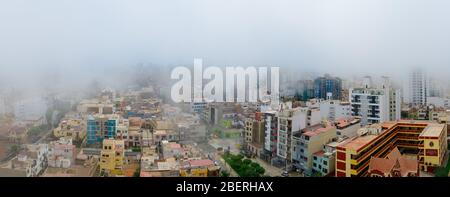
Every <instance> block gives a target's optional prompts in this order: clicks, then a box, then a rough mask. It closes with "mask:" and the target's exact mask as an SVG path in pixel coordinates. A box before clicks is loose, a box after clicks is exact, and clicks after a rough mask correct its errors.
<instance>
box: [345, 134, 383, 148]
mask: <svg viewBox="0 0 450 197" xmlns="http://www.w3.org/2000/svg"><path fill="white" fill-rule="evenodd" d="M376 137H378V135H366V136H361V137H356V138H352V139H349V140H348V142H344V143H343V144H342V147H345V148H349V149H353V150H358V149H360V148H362V147H363V146H364V145H366V144H367V143H368V142H370V141H372V140H373V139H375V138H376Z"/></svg>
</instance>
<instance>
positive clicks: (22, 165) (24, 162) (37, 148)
mask: <svg viewBox="0 0 450 197" xmlns="http://www.w3.org/2000/svg"><path fill="white" fill-rule="evenodd" d="M47 157H48V145H47V144H37V145H34V144H32V145H27V148H26V150H25V151H22V152H21V153H19V155H17V157H16V158H15V159H13V160H12V162H11V168H12V169H17V170H24V171H25V172H26V176H27V177H36V176H39V175H40V174H41V173H42V172H43V171H44V170H45V169H46V168H47V164H48V162H47Z"/></svg>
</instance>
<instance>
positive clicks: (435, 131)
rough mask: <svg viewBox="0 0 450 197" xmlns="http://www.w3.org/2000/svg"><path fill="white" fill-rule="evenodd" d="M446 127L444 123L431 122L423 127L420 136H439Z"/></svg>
mask: <svg viewBox="0 0 450 197" xmlns="http://www.w3.org/2000/svg"><path fill="white" fill-rule="evenodd" d="M444 129H445V125H444V124H429V125H428V126H427V127H425V129H423V131H422V133H420V135H419V137H439V136H441V133H442V131H443V130H444Z"/></svg>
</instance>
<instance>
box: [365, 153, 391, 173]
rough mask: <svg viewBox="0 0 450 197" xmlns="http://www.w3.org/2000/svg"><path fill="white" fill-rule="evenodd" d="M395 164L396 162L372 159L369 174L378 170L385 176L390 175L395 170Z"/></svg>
mask: <svg viewBox="0 0 450 197" xmlns="http://www.w3.org/2000/svg"><path fill="white" fill-rule="evenodd" d="M395 163H396V161H395V160H390V159H384V158H377V157H372V158H371V159H370V163H369V172H372V171H374V170H377V171H380V172H381V173H383V174H388V173H390V172H391V170H392V169H393V168H394V166H395Z"/></svg>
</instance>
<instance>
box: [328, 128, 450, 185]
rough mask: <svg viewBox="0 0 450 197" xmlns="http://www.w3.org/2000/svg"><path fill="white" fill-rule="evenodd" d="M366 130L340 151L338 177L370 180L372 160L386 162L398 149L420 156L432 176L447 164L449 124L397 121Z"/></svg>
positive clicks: (346, 142)
mask: <svg viewBox="0 0 450 197" xmlns="http://www.w3.org/2000/svg"><path fill="white" fill-rule="evenodd" d="M363 129H369V131H368V132H362V133H361V132H360V134H361V136H358V137H354V138H351V139H348V140H346V141H344V142H343V143H341V144H340V145H338V146H337V147H336V176H337V177H359V176H368V170H369V163H370V160H371V158H372V157H377V158H385V157H386V156H387V155H388V154H389V153H390V152H391V151H392V150H393V149H394V148H396V147H397V148H398V149H399V150H401V151H402V153H404V154H408V155H414V156H416V158H417V160H418V163H419V169H420V170H423V171H428V172H429V171H432V170H433V169H434V168H435V167H438V166H441V165H442V164H443V160H444V156H445V152H446V150H447V140H446V138H447V125H446V124H437V123H432V122H425V121H395V122H385V123H383V124H378V125H372V126H371V127H370V128H363ZM370 129H371V130H370Z"/></svg>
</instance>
